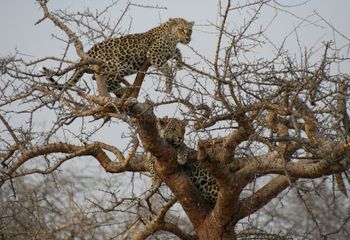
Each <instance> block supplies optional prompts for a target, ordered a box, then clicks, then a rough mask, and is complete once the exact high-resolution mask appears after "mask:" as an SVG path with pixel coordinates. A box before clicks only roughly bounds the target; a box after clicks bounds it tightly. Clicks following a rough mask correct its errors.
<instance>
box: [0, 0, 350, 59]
mask: <svg viewBox="0 0 350 240" xmlns="http://www.w3.org/2000/svg"><path fill="white" fill-rule="evenodd" d="M111 2H112V1H111V0H108V1H107V0H51V1H49V4H48V6H49V8H50V9H52V10H54V9H64V10H67V11H74V10H79V11H82V10H83V9H85V8H90V10H92V11H95V10H101V9H103V8H104V7H105V6H106V5H108V4H109V3H111ZM126 2H127V1H124V0H120V1H119V3H118V4H117V6H116V7H114V8H113V12H112V13H111V14H110V15H111V18H112V19H113V18H118V17H119V16H120V14H121V12H122V10H123V9H124V7H125V5H126ZM131 2H133V3H136V4H147V5H153V6H156V5H157V6H161V7H165V8H166V10H154V9H144V8H138V7H132V8H130V10H129V11H128V13H127V18H125V19H126V20H128V19H131V18H132V19H133V21H132V27H131V29H130V31H131V32H143V31H146V30H147V29H149V28H151V27H153V26H156V25H158V24H159V22H160V21H161V22H164V21H165V20H167V19H168V18H169V17H182V18H185V19H188V20H191V21H195V22H196V27H195V31H194V34H193V41H192V43H191V46H192V47H194V48H196V49H199V50H200V51H207V53H205V54H208V55H209V56H210V54H211V53H210V50H209V49H213V48H212V47H208V44H207V43H205V39H209V37H208V33H206V35H205V34H203V31H206V30H207V27H206V26H203V25H205V24H208V23H215V22H216V21H217V15H218V4H219V1H215V0H176V1H170V0H167V1H166V0H163V1H162V0H148V1H140V0H139V1H138V0H134V1H131ZM232 2H233V4H232V5H234V6H235V4H234V3H235V2H241V3H243V2H245V1H232ZM302 2H304V1H299V0H298V1H294V0H293V1H292V0H283V1H282V0H280V1H279V3H280V4H283V5H293V4H297V3H302ZM224 4H226V1H223V5H224ZM349 9H350V1H348V0H332V1H330V0H311V1H309V2H308V3H307V4H306V5H301V6H299V7H295V8H287V10H289V11H291V12H293V13H295V14H296V15H297V16H298V17H301V18H306V17H308V16H310V15H312V14H313V13H314V12H313V11H317V12H318V13H319V14H320V15H321V16H322V17H324V18H325V19H326V20H327V21H329V22H331V23H332V24H334V26H335V27H336V28H337V29H338V30H339V31H340V32H342V33H344V34H345V35H346V36H347V37H348V38H350V27H349V22H350V21H349V20H350V16H349ZM234 14H235V16H233V17H232V19H231V21H232V23H230V24H231V26H235V27H239V26H240V21H243V20H244V19H246V18H247V15H245V13H244V12H241V13H240V15H239V13H238V12H235V13H234ZM41 16H42V13H41V11H40V9H39V7H38V5H37V4H36V3H35V1H34V0H22V1H19V0H1V5H0V29H1V37H0V56H4V55H7V54H9V53H13V52H14V49H15V48H16V49H17V50H18V51H20V52H21V53H24V54H28V55H31V56H34V57H43V56H46V55H52V54H60V53H62V45H59V44H57V41H56V40H53V39H52V38H51V34H52V33H57V32H60V31H59V29H57V28H56V27H54V26H53V24H52V23H51V22H49V21H45V22H43V23H41V24H39V25H36V26H35V25H34V23H35V22H36V21H37V20H38V19H40V17H41ZM273 16H274V11H273V10H272V9H271V8H269V7H267V6H266V7H265V8H264V9H263V11H262V14H261V16H260V20H261V23H262V24H266V23H268V22H269V21H270V20H271V19H272V18H273ZM309 19H310V21H314V20H316V17H309ZM299 23H300V19H298V18H296V17H294V16H292V15H290V14H288V13H281V14H279V15H278V17H277V18H276V19H275V20H274V22H273V24H272V25H271V27H270V28H269V31H268V32H267V33H268V34H269V37H270V38H274V41H276V43H277V44H278V43H281V41H283V38H284V37H285V36H286V35H287V34H289V33H290V32H291V31H292V30H293V28H294V27H295V26H297V25H298V24H299ZM318 23H320V22H318ZM320 24H321V23H320ZM321 25H323V26H325V24H324V23H322V24H321ZM303 30H305V31H303ZM300 35H301V36H299V37H300V38H301V40H302V43H303V44H305V46H310V45H312V44H313V43H315V42H316V41H318V40H319V39H320V38H322V39H324V40H327V39H332V38H333V36H332V31H331V30H330V29H325V28H317V27H314V26H310V25H308V24H304V25H303V28H302V29H301V30H300ZM336 37H337V38H339V36H336ZM344 40H345V39H344V38H341V37H340V38H339V39H338V41H340V42H339V44H345V42H346V41H344ZM291 41H292V40H291ZM292 47H293V45H291V48H292ZM86 50H87V49H86ZM73 57H74V56H73Z"/></svg>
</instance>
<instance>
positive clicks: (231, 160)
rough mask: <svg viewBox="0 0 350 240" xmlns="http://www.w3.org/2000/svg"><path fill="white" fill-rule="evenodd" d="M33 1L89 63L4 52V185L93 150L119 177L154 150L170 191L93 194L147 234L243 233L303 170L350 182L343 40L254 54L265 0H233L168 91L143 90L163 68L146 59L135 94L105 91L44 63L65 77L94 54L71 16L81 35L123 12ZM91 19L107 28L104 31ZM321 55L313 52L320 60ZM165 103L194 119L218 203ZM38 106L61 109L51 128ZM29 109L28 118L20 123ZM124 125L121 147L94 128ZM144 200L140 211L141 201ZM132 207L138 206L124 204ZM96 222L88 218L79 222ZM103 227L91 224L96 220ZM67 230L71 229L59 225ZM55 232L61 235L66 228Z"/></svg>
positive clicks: (143, 164) (138, 235) (195, 140)
mask: <svg viewBox="0 0 350 240" xmlns="http://www.w3.org/2000/svg"><path fill="white" fill-rule="evenodd" d="M37 2H38V3H39V5H40V7H41V9H42V10H43V14H44V17H43V18H42V19H41V20H39V21H38V23H41V22H42V21H51V23H52V24H54V25H55V26H57V27H59V28H60V29H61V30H62V31H63V32H64V33H65V34H66V38H67V39H66V40H65V41H66V42H67V48H66V51H67V50H68V48H69V47H71V45H73V47H74V50H75V51H76V53H77V55H78V56H79V57H80V58H81V60H82V63H75V62H72V61H70V60H67V59H66V56H65V54H63V57H45V58H42V59H38V60H36V61H32V62H27V61H26V60H25V59H23V58H18V57H16V56H15V57H7V58H3V59H2V61H1V65H0V66H1V73H2V75H1V81H2V82H1V92H2V95H1V115H0V120H1V122H2V125H3V126H5V130H3V131H2V137H1V141H2V152H1V158H2V160H1V163H2V166H3V169H2V171H1V175H0V180H1V184H2V188H4V187H11V186H12V189H13V191H14V193H15V190H16V187H15V186H16V184H15V185H13V184H11V183H12V182H13V181H17V179H21V178H23V177H24V176H27V175H32V174H43V175H49V174H53V173H55V172H57V171H58V170H59V168H60V166H61V165H62V164H63V163H66V162H70V161H72V160H73V159H76V158H79V161H88V160H90V159H94V160H96V161H97V162H98V163H99V164H100V166H101V167H102V168H103V169H104V170H105V171H106V172H109V173H113V174H115V175H120V176H121V175H122V173H126V172H131V173H139V172H147V171H149V169H148V166H147V160H146V159H147V157H146V152H150V153H151V154H152V155H153V156H156V157H157V161H156V164H155V170H156V173H157V175H159V176H160V178H161V180H162V181H163V182H164V183H165V185H166V186H167V187H168V189H170V191H171V193H164V192H163V191H161V190H159V189H157V190H155V191H150V192H149V193H147V194H145V195H140V196H142V197H143V199H140V198H139V197H135V196H133V197H130V198H129V197H128V196H123V195H122V194H119V193H115V192H113V191H106V192H107V193H108V194H109V195H110V196H111V197H112V198H114V201H111V203H112V205H111V206H109V207H106V204H105V203H103V202H94V204H95V206H96V207H98V208H99V209H101V210H102V212H110V211H118V210H119V211H121V212H122V213H124V214H125V218H129V217H130V215H131V217H130V218H129V220H128V221H126V222H127V223H126V224H125V225H124V226H122V227H121V228H122V229H123V230H122V231H117V233H114V234H118V235H117V236H118V237H120V238H122V237H124V238H128V237H129V238H131V239H146V238H147V237H149V236H152V235H154V234H156V233H157V232H159V231H165V232H168V233H172V234H174V235H176V236H177V237H179V238H181V239H198V238H199V239H236V238H240V235H239V234H237V232H236V226H237V224H238V223H239V222H240V221H241V220H242V219H244V218H246V217H248V216H251V215H252V214H254V213H255V212H256V211H258V210H259V209H261V208H263V207H264V206H265V205H266V204H268V203H269V202H270V201H273V200H274V199H276V198H277V197H278V196H280V195H281V193H282V192H284V191H287V190H288V189H291V188H292V189H296V190H297V191H299V190H300V188H301V186H302V184H301V183H300V182H301V179H310V182H311V181H312V179H323V178H324V177H325V176H335V177H336V179H337V183H338V186H339V190H341V191H342V192H343V193H344V194H346V193H347V189H346V185H345V183H344V181H343V176H346V177H347V175H346V174H347V171H348V169H349V168H350V157H349V154H350V144H349V143H348V136H349V123H350V120H349V116H348V112H347V109H348V107H347V105H348V102H349V98H348V96H349V95H348V94H349V90H348V81H347V80H348V79H349V74H348V73H343V72H341V71H340V70H339V71H337V68H336V66H338V65H340V64H346V63H348V61H349V58H348V57H347V56H342V55H341V53H342V50H343V49H341V48H339V49H338V48H336V46H337V45H336V44H335V43H334V42H331V41H329V42H324V43H323V44H322V45H321V46H317V50H316V51H314V50H313V48H310V49H306V50H305V51H300V56H299V58H298V57H292V56H291V55H290V54H289V53H288V51H287V50H285V49H284V45H283V44H282V45H281V46H276V45H273V44H271V45H272V46H273V47H274V49H273V53H274V55H273V57H272V58H271V59H266V58H262V59H255V58H253V57H252V55H251V54H250V53H251V52H253V51H254V50H255V49H257V48H258V47H259V46H260V45H263V44H264V43H266V42H269V39H268V38H266V36H265V34H264V33H265V31H266V30H267V29H265V28H260V29H258V30H257V31H255V30H252V29H253V28H252V26H253V25H254V24H255V22H256V21H257V20H258V17H259V14H260V12H261V11H262V8H263V6H266V5H267V4H270V1H256V2H254V3H250V4H246V5H241V6H239V5H238V6H232V5H231V1H227V4H226V5H225V6H222V8H221V11H220V24H219V25H218V26H215V30H216V33H217V43H216V45H215V46H212V47H213V48H215V55H214V57H213V59H207V58H206V57H205V56H202V55H201V54H200V53H198V52H197V51H196V50H194V53H196V54H197V57H198V58H200V59H201V62H203V63H204V64H205V65H199V67H198V66H196V64H190V62H191V59H189V60H188V61H187V63H184V66H185V71H186V74H185V75H183V78H182V79H181V81H180V79H178V81H177V82H176V90H175V91H174V92H173V94H171V95H169V96H167V97H163V96H164V95H163V93H161V91H159V92H152V91H151V90H149V93H150V95H149V96H147V95H146V96H145V100H144V99H142V100H141V99H137V97H138V93H139V92H138V91H136V90H138V87H139V86H140V85H141V84H146V83H145V82H146V81H147V80H153V81H155V82H162V81H163V78H162V77H161V76H157V75H156V74H147V77H146V79H147V80H146V81H144V82H143V80H144V77H145V74H144V72H145V71H146V70H147V69H148V67H149V64H148V63H147V62H145V64H144V66H143V68H142V69H141V70H140V73H139V74H138V75H137V77H136V78H135V81H134V88H133V89H136V90H135V91H132V92H131V97H130V96H124V97H123V98H113V97H110V96H106V95H107V94H106V91H105V87H104V82H103V79H102V78H101V77H100V76H98V75H97V74H95V75H96V82H97V85H98V91H97V90H94V87H93V86H94V84H93V82H92V81H90V80H86V82H85V83H83V81H80V83H79V84H80V85H79V87H75V88H66V89H63V90H62V89H55V88H54V87H53V86H52V84H51V83H50V82H48V81H47V79H46V78H47V75H45V74H42V73H40V69H39V67H38V66H39V64H42V63H46V62H47V61H49V60H51V61H53V62H55V63H56V69H55V70H52V71H50V76H49V77H52V76H53V77H56V78H57V77H58V78H60V77H64V78H66V79H68V78H69V75H70V73H71V71H72V70H74V69H75V68H76V67H77V66H78V65H79V64H86V63H87V62H89V61H94V59H89V58H87V56H86V55H85V53H84V47H83V46H84V44H82V42H81V40H80V38H79V36H78V32H79V31H78V30H77V31H73V30H71V25H75V24H76V25H77V26H78V27H81V29H80V30H81V31H83V29H85V31H83V32H79V35H81V36H85V37H87V38H88V39H89V40H91V41H94V40H95V39H96V38H101V36H105V37H106V38H109V37H112V36H113V35H115V29H116V26H117V24H118V23H119V22H117V23H116V25H111V23H110V22H107V23H106V22H103V21H102V20H100V19H103V18H102V15H99V14H97V15H93V14H91V13H90V12H88V11H87V12H83V13H74V14H72V13H67V12H63V11H58V12H56V13H52V12H50V11H49V9H48V7H47V2H46V1H44V0H38V1H37ZM114 4H116V3H114ZM112 5H113V4H112ZM128 7H129V6H128ZM141 7H150V6H141ZM107 9H108V8H107ZM278 9H279V8H277V7H276V10H278ZM243 10H244V11H248V13H250V15H249V16H250V18H249V20H247V21H245V22H244V23H243V25H242V26H240V27H239V28H235V27H232V26H231V25H230V24H229V22H230V19H231V18H232V15H233V12H235V11H243ZM318 17H319V19H320V20H321V21H323V22H324V23H325V24H329V23H328V22H327V21H326V20H324V19H323V18H322V17H321V16H318ZM301 22H302V23H304V22H308V20H307V19H302V20H301ZM92 23H94V24H92ZM95 26H100V27H101V29H106V30H108V31H109V33H110V34H107V33H105V32H103V35H102V33H101V31H97V28H95ZM330 26H331V25H330ZM331 27H332V26H331ZM332 28H333V27H332ZM333 30H334V31H335V32H337V31H336V29H335V28H333ZM295 33H297V29H296V30H295ZM96 36H97V37H96ZM347 45H348V44H347ZM85 50H86V49H85ZM320 52H322V54H320ZM65 53H66V52H65ZM314 55H317V56H318V57H317V59H316V60H315V59H314ZM96 63H97V64H98V62H96ZM133 89H132V90H133ZM154 96H155V97H154ZM168 105H173V106H178V108H179V112H180V114H179V115H181V117H182V118H186V119H187V120H190V122H191V138H192V141H189V142H188V147H189V148H190V154H189V155H188V159H187V161H188V162H190V163H193V162H195V161H201V163H202V164H203V165H204V166H205V167H206V168H207V170H208V172H209V173H210V174H211V176H213V177H214V178H215V179H216V181H217V184H218V186H219V188H220V193H219V195H218V198H217V202H216V204H215V206H211V205H210V204H208V203H207V202H206V201H205V200H204V199H203V198H202V196H201V194H200V192H199V191H198V190H197V189H196V187H195V186H194V185H193V183H192V182H191V181H190V179H189V178H188V177H187V176H186V174H185V173H184V171H183V169H182V167H181V166H180V165H179V164H178V163H177V154H176V150H175V149H174V147H173V146H171V145H170V144H168V143H166V142H165V141H164V140H163V139H162V138H160V136H159V133H158V130H157V127H156V119H157V117H158V116H157V114H156V113H155V112H156V110H158V109H162V107H164V106H168ZM40 114H47V115H50V116H52V117H53V119H54V121H53V122H52V124H51V125H50V126H49V127H48V128H47V129H44V130H43V129H42V130H40V129H38V127H37V126H36V122H37V121H38V119H37V117H38V116H40ZM23 116H25V117H26V118H25V119H26V120H25V122H24V123H18V122H16V119H20V117H22V118H23ZM178 117H179V116H178ZM116 120H117V121H116ZM121 124H126V125H127V126H128V130H125V132H124V135H125V140H127V141H128V143H127V144H126V150H124V151H123V150H121V149H122V147H121V146H119V144H120V143H118V142H117V141H116V142H115V143H112V144H109V143H106V142H104V139H103V136H99V135H98V134H99V131H101V129H104V128H112V127H113V126H115V125H121ZM123 126H125V125H123ZM143 178H145V177H143ZM132 179H133V181H136V180H134V178H132ZM129 181H130V180H129ZM314 190H316V189H314ZM150 199H157V200H158V201H159V202H160V205H159V204H154V203H153V204H152V201H151V200H150ZM101 201H102V200H101ZM141 202H142V209H143V210H142V209H141V208H140V207H138V206H137V205H138V204H141ZM176 203H179V204H180V205H181V207H182V209H183V210H184V212H185V214H186V215H187V217H188V219H189V221H190V222H191V224H192V226H193V229H194V232H195V233H188V232H186V231H187V229H186V228H185V227H184V226H181V224H179V222H176V220H175V218H174V217H169V215H171V212H170V209H174V208H176V205H175V204H176ZM126 206H130V210H132V211H135V212H136V214H130V213H128V211H127V210H126V208H125V207H126ZM145 206H147V208H145ZM31 207H33V206H31ZM33 208H36V207H33ZM144 209H147V213H145V212H144ZM14 216H16V215H14ZM348 220H349V217H348V216H347V217H346V216H345V217H344V219H343V220H341V221H339V222H340V225H341V227H345V226H347V225H348V224H349V223H348ZM91 221H93V219H92V220H91ZM89 222H90V219H88V220H86V222H82V223H84V224H88V223H89ZM100 226H101V225H100V224H96V225H94V227H93V228H92V229H98V228H99V227H100ZM67 229H70V228H69V227H68V228H64V230H62V231H68V230H67ZM119 230H120V229H119ZM44 232H45V231H44ZM46 232H47V231H46ZM69 234H70V235H69V236H70V237H71V238H72V239H74V237H77V236H80V237H82V236H85V235H77V233H74V231H70V232H69ZM103 236H104V235H101V237H103ZM4 237H6V236H3V238H4ZM50 237H51V238H52V239H62V238H64V237H67V235H65V234H64V233H63V234H62V235H52V236H51V235H50ZM96 237H97V236H96ZM98 237H100V236H98ZM277 237H278V236H276V238H277ZM271 238H274V236H273V235H271ZM276 238H275V239H276ZM5 239H6V238H5Z"/></svg>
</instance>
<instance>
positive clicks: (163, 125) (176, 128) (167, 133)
mask: <svg viewBox="0 0 350 240" xmlns="http://www.w3.org/2000/svg"><path fill="white" fill-rule="evenodd" d="M186 126H187V122H186V121H183V120H179V119H176V118H168V117H165V118H159V119H158V121H157V127H158V131H159V135H160V137H162V138H164V139H165V140H166V141H167V142H168V143H170V144H171V145H173V146H174V147H175V148H176V151H177V161H178V162H179V164H180V165H182V166H183V169H184V171H185V173H186V175H187V176H188V177H189V178H190V180H191V181H192V183H193V184H194V185H195V186H196V187H197V188H198V190H199V192H200V193H201V194H202V196H203V198H204V199H205V200H206V201H208V202H209V203H211V204H215V202H216V199H217V195H218V192H219V188H218V185H217V183H216V180H215V179H214V178H213V177H212V176H210V174H209V172H208V171H207V170H206V169H205V167H203V166H202V164H201V162H195V163H186V161H187V152H186V145H185V144H184V143H183V140H184V135H185V131H186ZM148 161H149V169H150V172H151V175H152V181H153V182H152V185H153V186H154V185H156V184H159V183H160V180H159V178H158V177H157V176H156V173H155V172H154V161H155V158H154V157H153V156H150V155H149V157H148Z"/></svg>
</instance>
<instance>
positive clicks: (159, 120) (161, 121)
mask: <svg viewBox="0 0 350 240" xmlns="http://www.w3.org/2000/svg"><path fill="white" fill-rule="evenodd" d="M167 122H168V116H165V117H163V118H157V124H158V125H159V126H160V127H163V126H165V125H166V124H167Z"/></svg>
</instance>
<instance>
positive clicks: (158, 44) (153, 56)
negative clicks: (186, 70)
mask: <svg viewBox="0 0 350 240" xmlns="http://www.w3.org/2000/svg"><path fill="white" fill-rule="evenodd" d="M193 24H194V22H188V21H186V20H184V19H182V18H170V19H169V20H168V21H167V22H165V23H163V24H162V25H160V26H158V27H155V28H153V29H151V30H149V31H147V32H144V33H138V34H131V35H126V36H122V37H119V38H114V39H109V40H106V41H104V42H101V43H98V44H96V45H94V46H93V47H92V48H91V49H90V50H89V51H88V52H87V55H88V57H91V58H94V59H97V60H102V61H103V64H102V66H96V65H91V66H88V67H81V68H78V69H77V70H76V71H75V73H74V74H73V76H72V77H71V79H70V80H69V84H71V85H74V84H75V83H76V82H77V81H78V80H79V79H80V78H81V77H82V75H83V74H84V73H94V72H98V73H99V74H100V75H102V76H103V77H104V79H105V81H106V85H107V90H108V92H111V93H114V94H115V95H116V96H117V97H120V96H122V94H123V92H124V90H125V89H124V88H122V87H121V82H125V80H124V79H123V77H124V76H128V75H131V74H134V73H137V71H139V69H140V68H141V65H142V64H143V63H144V62H145V61H146V59H148V60H149V61H150V63H151V65H153V66H155V67H156V68H157V69H158V70H159V71H161V72H162V73H163V74H164V75H165V77H166V91H167V92H170V91H171V88H172V79H173V73H172V69H171V67H170V66H169V64H168V63H167V61H168V60H170V59H175V60H176V61H177V64H178V65H181V62H182V56H181V52H180V50H179V49H178V48H177V47H176V45H177V44H178V43H182V44H188V43H189V42H190V41H191V35H192V26H193Z"/></svg>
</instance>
